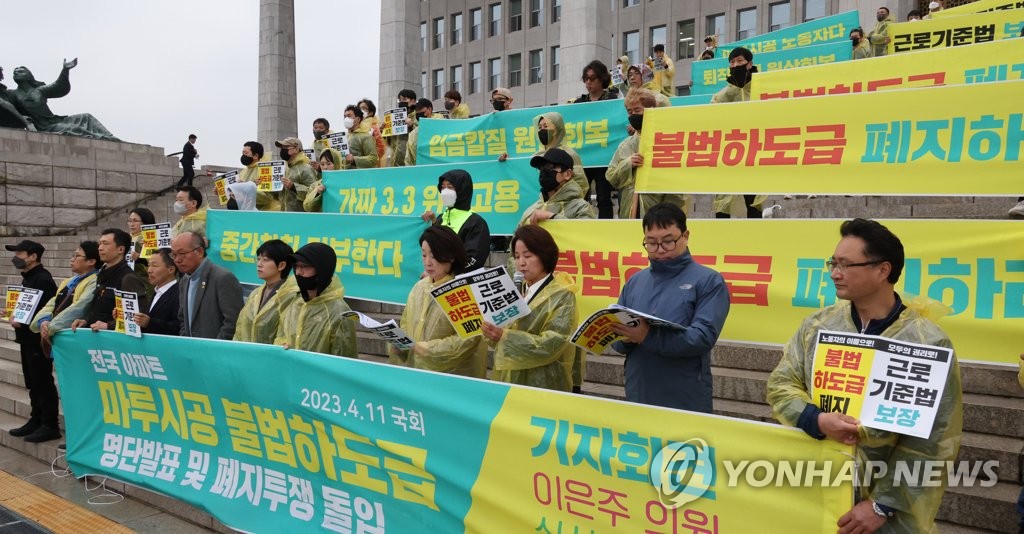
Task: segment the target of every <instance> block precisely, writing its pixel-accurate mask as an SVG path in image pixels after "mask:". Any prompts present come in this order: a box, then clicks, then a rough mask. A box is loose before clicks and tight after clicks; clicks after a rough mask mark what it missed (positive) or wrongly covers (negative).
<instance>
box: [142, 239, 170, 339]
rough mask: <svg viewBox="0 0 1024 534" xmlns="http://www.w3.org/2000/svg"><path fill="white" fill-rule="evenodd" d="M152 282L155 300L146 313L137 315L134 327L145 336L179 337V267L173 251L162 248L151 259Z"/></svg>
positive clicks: (150, 273) (150, 276) (150, 275)
mask: <svg viewBox="0 0 1024 534" xmlns="http://www.w3.org/2000/svg"><path fill="white" fill-rule="evenodd" d="M149 283H150V284H151V285H152V286H153V287H154V288H155V291H154V294H153V299H152V300H151V301H150V303H149V307H148V308H146V312H145V313H142V312H140V313H136V314H135V324H137V325H139V326H140V327H142V332H143V333H144V334H163V335H165V336H176V335H178V334H179V333H180V332H181V323H179V322H178V307H179V306H178V288H177V285H178V268H177V267H176V266H175V265H174V259H173V258H171V249H169V248H161V249H159V250H157V251H156V253H155V254H153V256H152V257H150V261H149Z"/></svg>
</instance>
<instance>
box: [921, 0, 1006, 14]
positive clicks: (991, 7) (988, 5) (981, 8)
mask: <svg viewBox="0 0 1024 534" xmlns="http://www.w3.org/2000/svg"><path fill="white" fill-rule="evenodd" d="M1005 9H1024V0H977V1H976V2H968V3H966V4H962V5H959V6H956V7H951V8H949V9H943V10H942V11H936V12H935V13H932V18H945V17H956V16H960V15H969V14H971V13H984V12H986V11H1000V10H1005Z"/></svg>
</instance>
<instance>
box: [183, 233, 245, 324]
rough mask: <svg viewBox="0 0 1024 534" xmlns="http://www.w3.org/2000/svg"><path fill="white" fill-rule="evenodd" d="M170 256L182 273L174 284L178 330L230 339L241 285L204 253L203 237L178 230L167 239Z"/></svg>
mask: <svg viewBox="0 0 1024 534" xmlns="http://www.w3.org/2000/svg"><path fill="white" fill-rule="evenodd" d="M171 256H172V257H173V258H174V264H175V265H176V266H177V267H178V271H179V272H181V273H182V274H184V275H186V276H185V277H184V278H182V279H181V282H180V283H179V284H178V301H179V306H178V321H179V322H180V323H181V326H180V330H179V332H180V334H181V335H182V336H187V337H202V338H208V339H231V338H232V336H234V334H235V321H237V320H238V314H239V312H241V311H242V285H241V284H239V283H238V279H237V278H235V275H233V274H231V271H228V270H227V269H225V268H223V267H221V266H219V265H215V264H214V263H213V262H211V261H210V260H209V259H207V257H206V237H205V236H203V235H202V234H200V233H197V232H182V233H180V234H178V236H177V237H175V238H174V240H173V241H171Z"/></svg>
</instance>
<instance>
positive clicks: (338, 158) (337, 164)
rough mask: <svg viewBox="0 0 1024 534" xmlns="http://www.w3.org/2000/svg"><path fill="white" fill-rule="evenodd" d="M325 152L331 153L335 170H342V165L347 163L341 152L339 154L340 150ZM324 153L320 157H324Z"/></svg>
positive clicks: (329, 149)
mask: <svg viewBox="0 0 1024 534" xmlns="http://www.w3.org/2000/svg"><path fill="white" fill-rule="evenodd" d="M358 130H359V129H358V128H357V129H356V131H358ZM324 152H330V153H331V159H333V160H334V170H339V169H341V164H342V163H344V162H345V157H344V156H342V155H341V152H338V150H337V149H335V148H328V149H325V150H324ZM324 152H321V153H320V157H323V155H324ZM319 161H320V160H319V159H317V162H319Z"/></svg>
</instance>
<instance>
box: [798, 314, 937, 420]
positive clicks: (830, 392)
mask: <svg viewBox="0 0 1024 534" xmlns="http://www.w3.org/2000/svg"><path fill="white" fill-rule="evenodd" d="M952 362H953V350H952V349H950V348H946V347H935V346H931V345H921V344H917V343H909V342H906V341H901V340H897V339H889V338H886V337H880V336H866V335H861V334H850V333H847V332H829V331H824V330H823V331H820V332H818V337H817V343H816V344H815V347H814V388H813V390H812V393H811V399H812V401H813V402H814V404H816V405H817V406H818V407H819V408H820V409H821V410H822V411H825V412H841V413H844V414H846V415H849V416H851V417H854V418H856V419H859V420H860V421H861V424H863V425H864V426H866V427H869V428H875V429H878V430H887V431H889V432H896V433H898V434H907V435H909V436H915V437H918V438H925V439H927V438H928V436H930V435H931V433H932V427H933V426H934V424H935V416H936V414H937V413H938V410H939V401H940V400H941V399H942V392H943V390H944V389H945V387H946V377H947V375H948V374H949V369H950V364H951V363H952Z"/></svg>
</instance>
